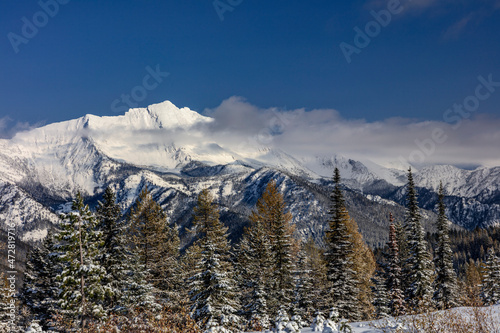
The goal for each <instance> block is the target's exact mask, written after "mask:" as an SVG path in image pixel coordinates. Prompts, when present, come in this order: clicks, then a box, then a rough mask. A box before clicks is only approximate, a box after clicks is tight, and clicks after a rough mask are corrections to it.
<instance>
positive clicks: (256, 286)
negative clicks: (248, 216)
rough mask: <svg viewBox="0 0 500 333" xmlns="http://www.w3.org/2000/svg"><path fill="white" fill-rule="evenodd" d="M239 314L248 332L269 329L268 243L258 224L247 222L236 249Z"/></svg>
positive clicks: (260, 224)
mask: <svg viewBox="0 0 500 333" xmlns="http://www.w3.org/2000/svg"><path fill="white" fill-rule="evenodd" d="M238 271H239V281H240V286H241V289H242V293H241V294H242V306H243V315H244V316H245V317H246V319H247V321H248V323H249V325H248V326H249V327H248V328H249V329H250V330H260V329H267V328H269V325H270V322H269V315H268V311H269V310H268V306H267V303H268V297H269V290H268V289H267V282H268V279H269V276H270V275H271V243H270V241H269V237H268V235H267V234H266V232H265V230H264V228H263V225H262V221H261V220H259V219H255V220H252V221H250V224H249V226H248V227H246V228H245V231H244V234H243V238H242V240H241V242H240V244H239V247H238Z"/></svg>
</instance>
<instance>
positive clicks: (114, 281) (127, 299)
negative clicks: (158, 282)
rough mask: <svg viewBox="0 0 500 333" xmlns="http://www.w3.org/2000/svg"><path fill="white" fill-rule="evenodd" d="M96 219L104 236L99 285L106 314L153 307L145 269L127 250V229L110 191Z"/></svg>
mask: <svg viewBox="0 0 500 333" xmlns="http://www.w3.org/2000/svg"><path fill="white" fill-rule="evenodd" d="M96 216H97V219H98V230H100V231H101V232H102V234H103V246H102V248H101V249H100V252H101V255H100V263H101V265H102V266H103V267H104V269H105V271H106V274H105V276H104V278H103V279H102V281H101V283H102V285H103V287H104V290H105V298H104V300H103V306H104V308H105V310H106V311H108V312H109V311H112V312H115V313H122V312H126V311H128V309H133V308H137V307H141V306H144V307H148V308H149V307H154V306H156V304H155V302H154V299H153V296H152V293H151V292H152V286H151V285H150V284H149V283H148V282H147V281H146V279H145V274H144V269H143V267H142V266H141V265H140V263H139V260H138V257H137V256H136V255H135V254H134V253H131V252H130V251H129V250H128V248H127V241H126V236H127V230H126V229H127V227H128V226H127V225H126V221H125V220H121V210H120V207H119V206H118V204H117V203H116V196H115V193H114V192H113V190H112V189H111V188H110V187H108V188H106V190H105V191H104V195H103V200H102V201H100V202H99V203H98V205H97V209H96Z"/></svg>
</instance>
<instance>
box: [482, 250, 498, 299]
mask: <svg viewBox="0 0 500 333" xmlns="http://www.w3.org/2000/svg"><path fill="white" fill-rule="evenodd" d="M481 297H482V299H483V302H484V303H485V304H486V305H492V304H497V303H498V302H499V301H500V259H499V258H498V256H497V255H496V253H495V250H494V248H493V247H490V248H489V249H488V255H487V256H486V261H485V263H484V275H483V281H482V285H481Z"/></svg>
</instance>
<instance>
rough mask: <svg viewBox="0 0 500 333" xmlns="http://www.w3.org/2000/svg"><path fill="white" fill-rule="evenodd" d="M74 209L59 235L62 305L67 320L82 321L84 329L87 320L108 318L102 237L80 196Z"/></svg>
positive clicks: (59, 278) (62, 225)
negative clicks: (101, 249)
mask: <svg viewBox="0 0 500 333" xmlns="http://www.w3.org/2000/svg"><path fill="white" fill-rule="evenodd" d="M72 210H73V211H72V212H71V213H70V214H68V215H66V216H65V218H64V219H63V221H62V222H61V229H62V230H61V231H60V232H59V233H58V234H57V235H56V239H57V240H58V241H59V243H58V244H57V246H56V248H57V251H58V252H59V258H58V259H59V261H60V263H61V266H62V272H61V275H59V276H58V280H59V282H60V285H59V287H60V289H61V292H60V294H59V305H60V307H61V308H62V309H63V313H64V314H65V315H67V316H68V317H70V318H73V319H76V318H78V317H79V318H80V320H81V328H82V330H83V329H84V327H85V323H86V320H87V319H94V318H100V317H102V316H104V315H105V312H104V309H103V306H102V300H103V297H104V288H103V286H102V284H101V281H102V279H103V277H104V275H105V270H104V268H103V267H102V266H101V265H100V263H99V249H100V248H101V247H102V234H101V233H100V232H97V231H96V229H97V228H96V227H97V220H96V218H95V216H94V215H93V214H92V213H91V212H90V209H89V207H88V205H84V203H83V198H82V196H81V194H80V193H78V194H77V196H76V199H75V200H74V201H73V205H72Z"/></svg>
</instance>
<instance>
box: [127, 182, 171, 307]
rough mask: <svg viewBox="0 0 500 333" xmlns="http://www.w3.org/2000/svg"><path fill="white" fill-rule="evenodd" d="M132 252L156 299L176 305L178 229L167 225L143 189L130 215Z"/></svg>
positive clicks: (154, 202) (160, 212)
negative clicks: (135, 255)
mask: <svg viewBox="0 0 500 333" xmlns="http://www.w3.org/2000/svg"><path fill="white" fill-rule="evenodd" d="M129 221H130V222H129V223H130V229H131V232H132V237H131V241H132V244H133V249H132V250H133V252H134V253H136V254H137V255H138V257H139V262H140V264H141V265H142V266H143V267H144V269H145V271H146V276H147V281H148V282H149V283H151V284H152V285H153V286H154V287H155V290H156V293H157V295H158V297H159V298H161V299H167V300H168V301H170V302H177V301H178V291H179V288H180V285H181V280H180V279H181V277H180V275H179V247H180V241H179V235H178V230H177V227H175V226H173V227H170V226H168V225H167V221H166V216H165V213H164V212H163V209H162V208H161V206H160V205H159V204H158V203H157V202H156V201H155V200H154V199H153V196H152V195H151V193H150V192H149V190H148V188H147V187H145V188H144V189H143V190H142V191H141V193H140V194H139V198H138V199H137V201H136V203H135V205H134V207H133V208H132V209H131V212H130V215H129Z"/></svg>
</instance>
